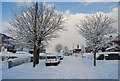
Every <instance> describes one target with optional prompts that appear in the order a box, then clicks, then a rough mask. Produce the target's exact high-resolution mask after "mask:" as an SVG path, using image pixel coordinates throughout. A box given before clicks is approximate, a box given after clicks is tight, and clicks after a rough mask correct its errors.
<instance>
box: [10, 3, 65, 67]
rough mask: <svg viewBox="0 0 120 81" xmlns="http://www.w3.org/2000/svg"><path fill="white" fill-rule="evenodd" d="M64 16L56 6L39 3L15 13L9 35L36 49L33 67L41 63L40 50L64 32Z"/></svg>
mask: <svg viewBox="0 0 120 81" xmlns="http://www.w3.org/2000/svg"><path fill="white" fill-rule="evenodd" d="M63 21H64V17H63V14H61V13H58V12H57V11H56V10H55V6H53V5H46V4H44V3H40V4H39V5H38V3H37V2H36V3H35V4H34V3H33V5H31V6H25V7H24V8H22V9H21V11H20V12H19V13H14V12H13V19H12V21H11V22H10V24H11V25H12V28H11V29H9V30H8V32H9V34H11V35H12V36H14V39H15V40H17V42H19V43H21V44H22V43H23V44H26V45H28V46H31V47H34V61H33V67H35V65H36V64H38V63H39V52H40V49H42V47H43V46H44V45H46V43H48V41H50V40H52V39H53V38H56V37H59V35H58V33H57V32H59V31H61V30H64V27H63V25H62V24H63Z"/></svg>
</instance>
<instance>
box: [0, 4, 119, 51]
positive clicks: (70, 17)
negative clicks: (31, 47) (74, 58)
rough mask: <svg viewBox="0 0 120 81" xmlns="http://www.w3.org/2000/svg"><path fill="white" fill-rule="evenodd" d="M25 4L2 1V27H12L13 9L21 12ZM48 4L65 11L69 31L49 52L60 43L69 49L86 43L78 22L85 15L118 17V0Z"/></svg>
mask: <svg viewBox="0 0 120 81" xmlns="http://www.w3.org/2000/svg"><path fill="white" fill-rule="evenodd" d="M24 4H28V3H23V2H21V3H20V2H3V3H2V20H0V21H1V22H2V26H3V27H2V29H4V30H5V29H7V27H10V25H9V24H8V23H7V22H9V21H11V18H12V15H11V9H12V10H14V11H16V12H19V10H20V7H21V6H23V5H24ZM46 4H54V5H55V7H56V10H57V11H59V12H64V15H65V17H66V18H67V20H66V22H65V24H64V25H65V27H66V29H67V31H63V32H60V38H57V39H55V40H53V41H52V42H50V46H49V48H48V49H47V51H48V52H54V46H55V45H56V44H58V43H59V44H63V45H64V46H68V47H69V49H72V48H75V47H76V46H77V45H80V46H81V45H82V44H84V45H85V39H84V38H83V37H82V36H81V35H79V33H78V31H77V27H76V24H78V23H80V21H81V20H82V19H84V16H86V15H88V14H94V13H97V12H100V11H101V12H104V13H106V14H108V15H110V17H112V18H113V19H115V20H117V18H118V16H117V14H118V3H117V2H90V3H88V2H49V3H48V2H46ZM0 6H1V4H0ZM0 10H1V9H0ZM5 27H6V28H5ZM115 27H116V28H117V23H116V24H115ZM0 30H1V28H0Z"/></svg>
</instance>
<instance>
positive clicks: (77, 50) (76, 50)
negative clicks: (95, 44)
mask: <svg viewBox="0 0 120 81" xmlns="http://www.w3.org/2000/svg"><path fill="white" fill-rule="evenodd" d="M80 52H81V49H80V48H79V45H77V48H76V49H73V53H80Z"/></svg>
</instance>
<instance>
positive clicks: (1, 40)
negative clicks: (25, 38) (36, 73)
mask: <svg viewBox="0 0 120 81" xmlns="http://www.w3.org/2000/svg"><path fill="white" fill-rule="evenodd" d="M11 40H13V38H12V37H9V36H7V35H5V34H2V33H0V51H1V48H2V47H4V48H6V49H7V51H10V52H13V50H14V45H13V44H12V43H11Z"/></svg>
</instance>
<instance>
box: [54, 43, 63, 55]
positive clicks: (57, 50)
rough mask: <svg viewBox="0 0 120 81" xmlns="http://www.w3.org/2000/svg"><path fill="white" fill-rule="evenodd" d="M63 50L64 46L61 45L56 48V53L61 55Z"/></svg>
mask: <svg viewBox="0 0 120 81" xmlns="http://www.w3.org/2000/svg"><path fill="white" fill-rule="evenodd" d="M62 49H63V45H61V44H57V45H56V46H55V51H56V52H58V53H60V52H61V50H62Z"/></svg>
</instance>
